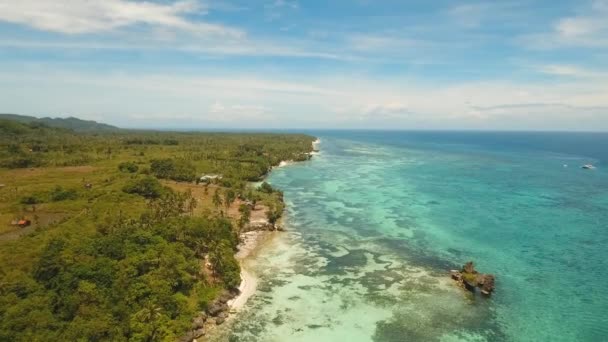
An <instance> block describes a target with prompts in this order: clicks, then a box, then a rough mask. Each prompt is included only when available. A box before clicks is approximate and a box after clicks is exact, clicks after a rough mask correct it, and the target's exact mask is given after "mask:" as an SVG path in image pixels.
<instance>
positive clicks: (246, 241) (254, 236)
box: [228, 231, 277, 313]
mask: <svg viewBox="0 0 608 342" xmlns="http://www.w3.org/2000/svg"><path fill="white" fill-rule="evenodd" d="M276 234H277V232H269V231H251V232H247V233H243V234H241V243H240V244H239V246H238V249H239V251H238V252H237V253H236V254H235V258H236V260H237V261H238V262H239V264H240V266H241V284H240V285H239V295H238V296H236V297H234V298H233V299H231V300H230V301H229V302H228V306H229V307H230V311H231V312H232V313H234V312H237V311H239V310H240V309H242V308H243V306H244V305H245V304H246V303H247V300H248V299H249V298H251V296H253V295H254V294H255V291H256V289H257V285H258V278H257V276H256V275H255V274H253V273H252V272H251V271H250V270H248V265H247V264H248V261H249V260H251V259H253V258H255V255H256V254H257V252H258V251H259V250H260V248H261V246H262V245H264V242H267V241H269V240H270V239H271V238H272V237H274V236H276Z"/></svg>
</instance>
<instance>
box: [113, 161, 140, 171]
mask: <svg viewBox="0 0 608 342" xmlns="http://www.w3.org/2000/svg"><path fill="white" fill-rule="evenodd" d="M118 169H119V170H120V171H121V172H128V173H135V172H137V171H139V166H137V164H135V163H134V162H124V163H120V164H119V165H118Z"/></svg>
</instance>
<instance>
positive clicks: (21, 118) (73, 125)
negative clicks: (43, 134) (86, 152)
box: [0, 114, 120, 132]
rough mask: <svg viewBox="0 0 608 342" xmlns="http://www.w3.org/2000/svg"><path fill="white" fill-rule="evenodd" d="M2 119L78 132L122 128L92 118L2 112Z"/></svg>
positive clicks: (0, 116) (106, 130) (0, 117)
mask: <svg viewBox="0 0 608 342" xmlns="http://www.w3.org/2000/svg"><path fill="white" fill-rule="evenodd" d="M0 119H5V120H12V121H18V122H21V123H33V122H35V123H42V124H45V125H47V126H49V127H56V128H67V129H71V130H74V131H76V132H99V131H105V132H108V131H117V130H119V129H120V128H118V127H115V126H111V125H107V124H104V123H99V122H97V121H92V120H81V119H78V118H74V117H69V118H48V117H47V118H37V117H33V116H27V115H17V114H0Z"/></svg>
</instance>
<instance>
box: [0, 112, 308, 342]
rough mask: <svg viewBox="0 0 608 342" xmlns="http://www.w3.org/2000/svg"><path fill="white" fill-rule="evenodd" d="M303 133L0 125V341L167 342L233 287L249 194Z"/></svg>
mask: <svg viewBox="0 0 608 342" xmlns="http://www.w3.org/2000/svg"><path fill="white" fill-rule="evenodd" d="M313 140H314V138H313V137H310V136H306V135H297V134H293V135H285V134H236V133H235V134H232V133H175V132H144V131H141V132H138V131H123V130H116V131H100V132H75V131H73V130H70V129H65V128H57V127H50V126H48V125H46V124H44V123H41V122H37V121H34V122H28V123H24V122H18V121H14V120H0V341H26V340H27V341H36V340H50V341H80V340H81V341H127V340H129V341H165V340H166V341H173V340H175V339H176V338H178V337H179V336H181V335H183V334H184V332H185V331H187V330H188V329H189V327H190V322H191V320H192V317H193V316H195V314H196V313H197V312H200V311H201V310H204V309H205V308H206V307H207V306H208V305H209V304H210V303H211V301H212V300H213V299H214V298H216V297H217V296H218V295H220V293H221V292H222V291H224V290H226V289H231V288H234V287H236V286H238V284H239V283H240V270H239V265H238V263H237V262H236V260H235V259H234V253H235V251H236V246H237V244H238V242H239V240H238V239H239V238H238V236H239V232H240V231H241V230H243V229H246V227H247V225H248V223H249V221H250V219H251V217H252V216H253V215H258V216H259V215H263V216H265V218H266V219H267V221H268V222H269V223H270V224H272V225H274V224H275V222H276V221H277V220H278V219H279V218H280V216H281V214H282V211H283V202H282V193H281V192H280V191H278V190H276V189H273V188H272V187H271V186H270V185H269V184H267V183H262V185H261V186H259V187H256V186H254V185H252V184H253V183H252V182H258V183H259V182H260V181H261V180H263V177H264V176H265V175H266V174H267V173H268V172H269V171H270V169H271V168H272V166H275V165H277V164H279V162H280V161H282V160H298V161H303V160H307V159H308V158H310V154H309V153H310V152H311V149H312V147H311V143H312V141H313Z"/></svg>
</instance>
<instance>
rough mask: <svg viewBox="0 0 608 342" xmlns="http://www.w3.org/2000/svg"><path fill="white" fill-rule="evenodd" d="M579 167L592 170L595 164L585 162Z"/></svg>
mask: <svg viewBox="0 0 608 342" xmlns="http://www.w3.org/2000/svg"><path fill="white" fill-rule="evenodd" d="M581 169H585V170H593V169H595V166H593V165H591V164H585V165H583V166H581Z"/></svg>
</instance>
